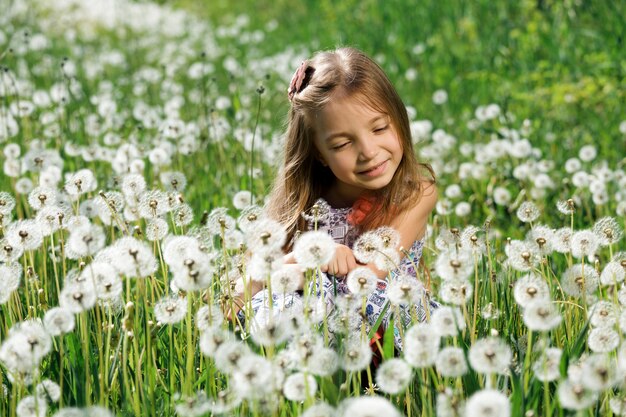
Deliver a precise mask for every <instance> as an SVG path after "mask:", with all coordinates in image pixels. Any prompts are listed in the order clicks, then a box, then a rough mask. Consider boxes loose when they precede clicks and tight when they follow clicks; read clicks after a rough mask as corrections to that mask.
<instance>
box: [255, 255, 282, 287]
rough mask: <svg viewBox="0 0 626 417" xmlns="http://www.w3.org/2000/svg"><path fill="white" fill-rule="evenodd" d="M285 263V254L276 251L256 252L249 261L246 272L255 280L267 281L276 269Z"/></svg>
mask: <svg viewBox="0 0 626 417" xmlns="http://www.w3.org/2000/svg"><path fill="white" fill-rule="evenodd" d="M284 264H285V259H284V254H283V253H282V252H281V251H279V250H275V251H274V252H266V253H263V252H261V253H260V254H259V253H254V254H253V255H252V257H250V260H249V261H248V265H247V269H246V273H247V274H248V276H249V277H250V278H251V279H253V280H255V281H265V280H267V279H268V278H269V277H271V275H272V273H273V272H274V271H277V270H279V269H280V268H282V266H283V265H284Z"/></svg>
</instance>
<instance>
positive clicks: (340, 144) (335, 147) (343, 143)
mask: <svg viewBox="0 0 626 417" xmlns="http://www.w3.org/2000/svg"><path fill="white" fill-rule="evenodd" d="M348 143H350V142H341V143H338V144H336V145H333V146H332V149H333V150H334V151H338V150H339V149H342V148H344V147H345V146H346V145H347V144H348Z"/></svg>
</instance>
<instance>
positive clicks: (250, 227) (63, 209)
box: [0, 0, 626, 417]
mask: <svg viewBox="0 0 626 417" xmlns="http://www.w3.org/2000/svg"><path fill="white" fill-rule="evenodd" d="M161 3H162V2H161ZM294 3H295V4H294ZM492 3H497V4H492ZM593 3H594V4H588V3H585V2H580V1H565V2H550V1H545V2H544V1H539V2H527V1H523V2H481V1H476V2H463V3H461V2H457V1H451V0H450V1H440V2H431V3H429V4H419V5H406V4H405V2H401V1H399V0H390V1H389V2H385V6H384V7H383V6H381V5H380V4H378V2H376V1H374V0H368V1H360V2H357V1H352V0H347V1H345V2H339V3H338V4H335V3H334V2H330V1H325V0H324V1H319V2H289V3H288V2H286V1H282V0H280V1H276V2H271V4H270V2H259V4H258V5H257V6H258V8H257V9H256V10H255V9H254V7H255V6H254V5H251V4H250V3H247V2H228V1H225V0H224V1H222V0H219V1H215V2H214V3H213V4H212V6H211V7H213V8H212V9H211V8H210V6H208V5H206V4H202V3H200V2H198V3H196V2H192V1H190V0H180V1H177V2H175V3H173V4H169V5H163V4H160V3H148V2H126V1H118V2H100V3H96V4H91V3H88V2H80V1H74V0H61V1H56V2H54V3H51V2H50V3H47V2H34V1H10V0H0V8H1V9H2V10H3V13H2V15H1V16H0V148H1V149H2V154H0V161H1V162H2V169H3V170H2V173H1V174H0V415H1V416H11V417H13V416H20V417H25V416H56V417H67V416H113V415H116V416H126V415H137V416H170V415H171V416H174V415H178V416H209V415H236V416H265V415H267V416H280V417H291V416H300V415H304V416H307V417H313V416H372V415H375V416H396V415H405V416H433V415H437V416H441V417H446V416H465V417H479V416H480V417H482V416H485V417H487V416H509V415H511V416H525V417H533V416H622V415H626V344H623V339H624V336H623V333H624V332H625V331H626V307H625V306H626V286H624V278H625V276H626V246H625V245H624V238H623V230H624V222H625V218H626V167H625V164H626V110H625V106H624V103H626V97H625V96H626V88H625V87H626V86H625V82H624V72H625V71H626V58H624V55H623V52H622V51H621V49H620V48H621V46H622V43H623V28H624V27H626V25H625V24H626V19H625V16H624V12H623V11H622V10H621V9H620V8H619V4H618V3H617V2H615V3H614V2H611V1H607V2H593ZM339 44H349V45H354V46H357V47H360V48H362V49H363V50H364V51H366V52H367V53H368V54H370V55H372V56H373V57H375V59H376V60H377V61H378V62H379V63H380V64H381V66H382V67H383V68H384V69H385V71H386V72H387V73H388V74H389V75H390V78H391V79H392V81H394V83H395V85H396V87H397V88H398V90H399V92H400V94H401V96H402V97H403V99H404V101H405V103H406V104H407V109H408V111H409V116H410V119H411V121H412V122H411V128H412V133H413V139H414V143H415V148H416V150H417V152H418V155H419V158H420V159H421V160H423V161H425V162H428V163H430V164H432V166H433V168H434V169H435V172H436V173H437V181H438V188H439V192H440V196H439V201H438V203H437V207H436V210H435V212H434V213H433V216H432V219H431V221H430V225H429V230H428V235H427V240H426V244H425V248H424V256H423V258H424V265H420V266H419V268H417V269H418V272H417V279H418V280H419V282H420V283H421V284H423V287H424V288H423V289H421V286H419V288H416V287H412V286H411V287H406V288H411V291H413V290H414V291H415V294H417V296H415V297H414V296H411V297H408V298H402V294H403V292H404V294H405V296H406V294H407V293H408V290H406V289H403V288H405V287H402V286H401V285H399V286H398V288H399V290H400V291H399V294H400V296H399V298H398V299H396V301H394V302H390V305H389V307H388V308H389V309H390V311H392V314H391V316H392V317H394V314H393V311H394V310H395V309H396V307H397V305H399V304H400V303H409V304H410V303H416V302H419V301H420V297H423V296H425V293H426V292H428V293H430V294H431V295H432V297H433V298H434V299H435V300H437V301H438V302H439V303H441V305H442V306H441V307H440V308H438V309H436V310H435V311H434V312H433V314H432V316H430V315H429V317H428V320H427V321H426V322H424V323H411V324H410V325H408V326H400V332H401V334H402V337H403V345H404V348H403V350H402V351H397V350H394V344H393V332H392V331H389V330H392V329H388V330H387V331H386V332H385V334H384V335H383V338H382V339H381V340H380V341H379V344H380V347H381V349H382V351H383V352H384V360H383V361H382V362H381V363H380V365H379V366H378V367H373V366H370V363H371V361H370V359H371V355H372V350H371V349H370V346H369V341H370V339H371V336H372V335H373V332H374V331H375V330H376V329H375V327H377V326H371V325H370V324H368V323H366V322H365V321H364V320H362V318H361V302H360V299H358V297H357V299H356V300H345V302H340V303H337V305H336V306H335V310H333V311H331V312H327V311H324V310H323V309H320V307H319V305H318V304H316V300H315V297H310V298H307V297H305V298H304V300H305V303H304V305H303V307H302V314H301V315H300V316H295V317H282V318H275V319H274V320H270V322H269V323H266V324H265V325H259V324H258V323H257V325H255V324H254V323H253V322H252V320H251V317H249V316H248V317H246V320H245V321H244V322H243V323H237V322H235V323H232V322H229V321H228V320H225V319H224V315H223V312H222V310H223V308H228V307H229V306H231V307H232V304H233V303H234V302H236V299H234V298H233V297H232V294H233V292H234V291H236V290H237V289H238V287H237V286H238V280H241V279H248V278H247V277H248V273H249V272H250V271H259V270H261V271H265V273H264V275H265V278H266V279H267V284H268V285H270V287H271V288H272V289H273V290H274V291H276V292H277V293H280V291H281V290H280V288H279V287H278V286H277V285H275V284H276V283H277V282H281V281H280V280H279V279H277V278H276V276H277V275H276V274H275V272H276V271H275V270H272V269H271V268H270V267H269V266H268V265H267V264H266V263H269V262H267V261H266V260H267V256H268V255H267V253H266V252H264V251H265V246H267V244H268V242H270V243H271V242H272V239H273V238H274V237H275V238H276V239H279V238H280V231H279V230H276V229H274V228H273V227H274V225H272V224H271V223H269V222H265V223H264V222H263V219H262V214H261V211H260V207H261V206H262V205H263V201H264V198H265V196H266V195H267V192H268V189H269V187H270V185H271V181H272V178H273V176H274V174H275V172H276V168H277V167H278V165H279V161H280V152H281V148H282V144H281V139H282V134H283V129H284V121H285V114H286V111H287V104H288V103H287V99H286V87H287V84H288V82H289V79H290V77H291V75H292V73H293V71H294V69H295V68H297V66H298V65H299V63H300V62H301V60H302V59H304V58H306V57H308V56H309V55H310V54H311V53H312V52H314V51H315V50H317V49H326V48H332V47H335V46H337V45H339ZM322 217H323V216H322V215H320V219H319V220H320V221H323V218H322ZM280 246H281V245H279V247H280ZM246 251H247V252H249V253H251V256H249V257H248V256H245V253H246ZM264 262H265V263H264ZM315 274H316V272H315V268H310V269H309V270H307V271H306V272H305V273H304V276H303V279H304V280H305V282H310V281H311V280H314V279H315V276H316V275H315ZM285 279H287V280H289V279H295V278H293V277H288V278H285ZM407 285H408V284H407ZM305 287H306V286H305ZM305 295H306V294H305ZM285 297H286V296H285ZM244 301H246V302H249V298H248V299H246V300H244ZM390 301H393V300H391V299H390ZM398 322H399V321H396V323H398ZM373 327H374V329H373V330H372V328H373Z"/></svg>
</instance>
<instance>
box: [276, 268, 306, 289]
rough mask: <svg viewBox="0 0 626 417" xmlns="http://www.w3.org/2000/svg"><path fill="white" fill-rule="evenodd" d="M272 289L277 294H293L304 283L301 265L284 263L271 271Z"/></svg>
mask: <svg viewBox="0 0 626 417" xmlns="http://www.w3.org/2000/svg"><path fill="white" fill-rule="evenodd" d="M270 280H271V283H272V291H273V292H274V293H276V294H291V293H293V292H295V291H297V290H298V289H300V288H301V287H302V285H303V283H304V274H303V273H302V270H301V269H300V268H299V267H297V266H296V267H294V266H293V265H283V266H282V267H280V268H279V269H277V270H275V271H274V272H272V273H271V276H270Z"/></svg>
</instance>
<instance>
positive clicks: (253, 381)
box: [231, 354, 284, 399]
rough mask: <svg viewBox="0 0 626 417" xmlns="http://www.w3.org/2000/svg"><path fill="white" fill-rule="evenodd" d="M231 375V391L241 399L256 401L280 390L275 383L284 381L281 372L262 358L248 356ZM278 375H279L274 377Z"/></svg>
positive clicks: (240, 361) (253, 355)
mask: <svg viewBox="0 0 626 417" xmlns="http://www.w3.org/2000/svg"><path fill="white" fill-rule="evenodd" d="M238 365H239V366H238V368H237V369H236V370H235V371H234V372H233V374H232V375H231V378H232V387H233V390H234V391H235V392H236V393H237V394H238V395H239V397H241V398H242V399H257V398H262V397H263V396H265V395H268V394H270V393H271V392H272V391H275V390H278V389H280V388H281V386H280V385H278V386H275V385H276V384H275V382H280V383H282V381H283V380H284V376H283V374H282V371H281V370H280V369H279V368H277V367H275V366H274V365H273V364H272V362H270V361H269V360H267V359H266V358H264V357H263V356H259V355H255V354H249V355H245V356H244V357H243V358H241V360H239V363H238ZM277 373H279V375H275V374H277Z"/></svg>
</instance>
